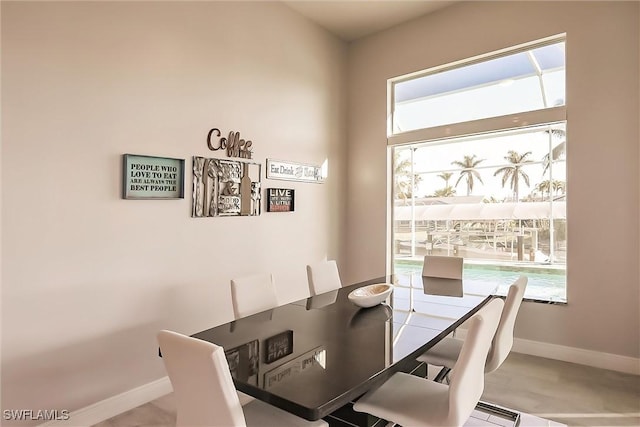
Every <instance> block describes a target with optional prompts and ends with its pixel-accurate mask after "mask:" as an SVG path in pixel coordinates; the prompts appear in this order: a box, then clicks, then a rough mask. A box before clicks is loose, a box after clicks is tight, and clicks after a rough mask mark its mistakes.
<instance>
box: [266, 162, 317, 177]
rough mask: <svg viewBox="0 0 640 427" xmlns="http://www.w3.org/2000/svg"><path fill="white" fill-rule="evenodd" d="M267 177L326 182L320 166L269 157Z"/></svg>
mask: <svg viewBox="0 0 640 427" xmlns="http://www.w3.org/2000/svg"><path fill="white" fill-rule="evenodd" d="M267 178H268V179H284V180H287V181H303V182H316V183H322V182H324V176H322V168H321V167H320V166H314V165H307V164H304V163H294V162H285V161H282V160H274V159H267Z"/></svg>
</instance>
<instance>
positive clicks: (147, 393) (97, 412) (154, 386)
mask: <svg viewBox="0 0 640 427" xmlns="http://www.w3.org/2000/svg"><path fill="white" fill-rule="evenodd" d="M172 391H173V389H172V387H171V382H170V381H169V377H164V378H160V379H159V380H156V381H153V382H150V383H148V384H145V385H142V386H140V387H136V388H134V389H131V390H129V391H125V392H124V393H120V394H118V395H116V396H112V397H109V398H107V399H105V400H102V401H100V402H96V403H94V404H92V405H89V406H87V407H85V408H82V409H78V410H77V411H73V412H71V413H70V414H69V415H70V416H69V419H68V420H57V421H49V422H47V423H44V424H41V425H40V426H39V427H89V426H92V425H94V424H97V423H99V422H102V421H104V420H107V419H109V418H111V417H115V416H116V415H119V414H121V413H123V412H126V411H128V410H130V409H133V408H135V407H138V406H140V405H144V404H145V403H147V402H150V401H152V400H155V399H157V398H159V397H161V396H164V395H166V394H169V393H171V392H172Z"/></svg>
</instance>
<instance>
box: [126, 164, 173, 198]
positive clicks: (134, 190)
mask: <svg viewBox="0 0 640 427" xmlns="http://www.w3.org/2000/svg"><path fill="white" fill-rule="evenodd" d="M122 160H123V161H122V163H123V166H122V170H123V177H122V198H123V199H183V198H184V160H183V159H172V158H168V157H154V156H139V155H135V154H124V155H123V156H122Z"/></svg>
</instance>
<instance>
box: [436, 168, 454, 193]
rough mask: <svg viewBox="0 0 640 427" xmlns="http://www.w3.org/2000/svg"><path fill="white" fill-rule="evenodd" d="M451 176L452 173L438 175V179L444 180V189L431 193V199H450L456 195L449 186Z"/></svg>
mask: <svg viewBox="0 0 640 427" xmlns="http://www.w3.org/2000/svg"><path fill="white" fill-rule="evenodd" d="M452 176H453V173H452V172H442V173H441V174H438V177H440V178H442V179H443V180H444V183H445V187H444V188H441V189H439V190H436V191H435V192H434V193H433V195H432V197H451V196H455V195H456V190H455V188H453V187H451V186H450V185H449V180H450V179H451V177H452Z"/></svg>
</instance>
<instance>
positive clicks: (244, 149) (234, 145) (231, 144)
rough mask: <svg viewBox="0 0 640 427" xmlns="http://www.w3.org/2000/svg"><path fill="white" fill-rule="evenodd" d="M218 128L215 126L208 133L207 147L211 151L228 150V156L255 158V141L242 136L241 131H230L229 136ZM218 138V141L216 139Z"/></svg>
mask: <svg viewBox="0 0 640 427" xmlns="http://www.w3.org/2000/svg"><path fill="white" fill-rule="evenodd" d="M221 135H222V132H221V131H220V129H218V128H213V129H211V130H210V131H209V133H208V134H207V147H209V150H211V151H218V150H227V157H240V158H242V159H251V158H253V151H251V150H252V147H253V142H251V141H245V140H244V139H241V138H240V132H234V131H231V132H229V135H228V136H227V137H222V138H220V136H221ZM215 138H218V140H217V141H214V139H215Z"/></svg>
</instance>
